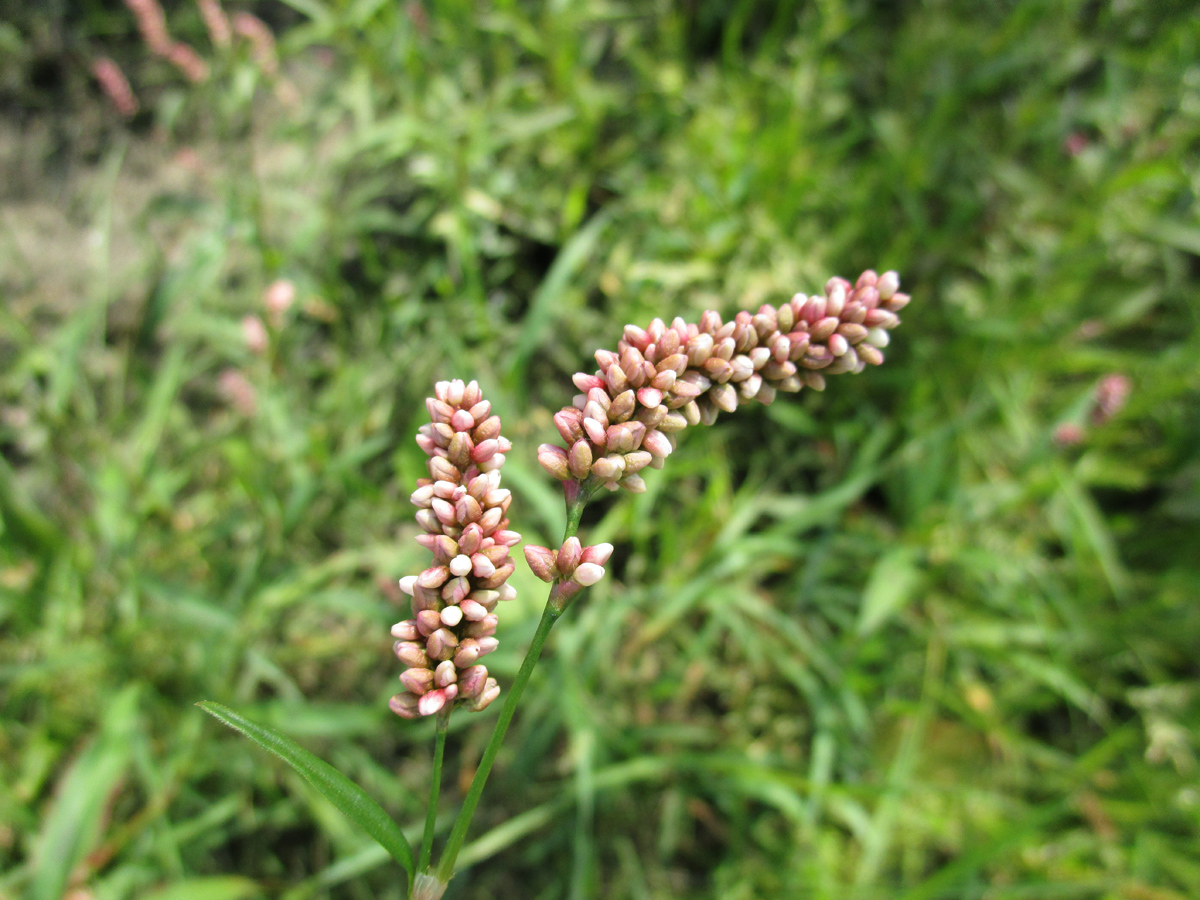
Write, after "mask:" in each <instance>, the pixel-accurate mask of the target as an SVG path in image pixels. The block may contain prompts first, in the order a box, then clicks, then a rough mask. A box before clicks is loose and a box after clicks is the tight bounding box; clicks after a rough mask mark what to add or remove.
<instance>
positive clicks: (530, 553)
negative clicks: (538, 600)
mask: <svg viewBox="0 0 1200 900" xmlns="http://www.w3.org/2000/svg"><path fill="white" fill-rule="evenodd" d="M524 554H526V562H527V563H528V564H529V569H532V570H533V574H534V575H536V576H538V577H539V578H541V580H542V581H545V582H552V581H553V580H554V578H556V577H558V571H557V570H556V568H554V566H556V559H557V553H554V551H552V550H551V548H550V547H539V546H536V545H534V544H527V545H526V547H524Z"/></svg>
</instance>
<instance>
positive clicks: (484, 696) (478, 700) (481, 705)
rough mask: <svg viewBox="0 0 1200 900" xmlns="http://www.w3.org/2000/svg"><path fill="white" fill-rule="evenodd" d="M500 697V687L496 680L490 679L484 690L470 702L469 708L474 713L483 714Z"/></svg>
mask: <svg viewBox="0 0 1200 900" xmlns="http://www.w3.org/2000/svg"><path fill="white" fill-rule="evenodd" d="M499 696H500V685H498V684H497V683H496V679H495V678H489V679H488V680H487V683H486V684H485V685H484V687H483V690H482V691H480V692H479V694H478V696H476V697H475V698H474V699H473V700H470V701H468V704H467V706H468V708H469V709H470V710H471V711H472V712H482V711H483V710H485V709H487V708H488V706H490V705H491V703H492V701H493V700H495V699H496V698H497V697H499Z"/></svg>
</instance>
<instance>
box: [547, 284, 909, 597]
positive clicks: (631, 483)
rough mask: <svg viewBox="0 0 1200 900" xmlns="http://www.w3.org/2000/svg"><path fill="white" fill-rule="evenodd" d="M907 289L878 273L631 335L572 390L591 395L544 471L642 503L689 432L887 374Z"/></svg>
mask: <svg viewBox="0 0 1200 900" xmlns="http://www.w3.org/2000/svg"><path fill="white" fill-rule="evenodd" d="M899 289H900V276H899V275H897V274H896V273H895V272H884V273H883V274H882V275H877V274H876V273H875V272H874V271H871V270H867V271H866V272H863V273H862V275H860V276H859V277H858V280H857V281H856V282H855V283H854V284H853V285H851V284H850V282H849V281H847V280H846V279H844V278H831V279H829V281H828V282H827V283H826V285H825V291H824V293H823V294H817V295H813V296H812V297H808V296H805V295H804V294H796V296H794V297H793V298H792V299H791V301H790V302H788V303H785V304H782V305H781V306H779V307H778V308H776V307H774V306H770V305H763V306H761V307H759V310H758V312H757V313H751V312H748V311H744V312H740V313H738V314H737V315H736V316H735V317H734V318H733V320H732V321H730V322H722V321H721V317H720V315H719V314H717V313H716V312H714V311H712V310H709V311H708V312H705V313H704V314H703V315H702V316H701V317H700V321H699V322H698V323H695V324H689V323H687V322H684V321H683V320H682V319H676V320H675V321H674V322H672V323H671V324H670V325H667V324H666V323H664V322H663V321H662V320H661V319H655V320H654V321H653V322H651V323H650V327H649V328H645V329H642V328H638V327H637V326H636V325H626V326H625V333H624V336H623V337H622V339H621V340H620V341H619V342H618V344H617V350H616V351H615V352H614V351H611V350H598V351H597V352H596V364H597V365H598V366H599V368H598V369H597V370H596V371H595V373H594V374H590V373H587V372H579V373H577V374H576V375H575V376H574V378H573V379H572V380H573V381H574V383H575V386H576V387H577V388H578V389H579V390H580V391H581V393H580V394H578V395H577V396H576V397H575V403H574V406H571V407H567V408H565V409H563V410H561V411H560V412H559V413H557V414H556V415H555V416H554V424H555V427H556V428H557V429H558V432H559V434H560V435H561V436H562V438H563V440H564V441H566V442H567V445H568V446H567V448H563V447H556V446H554V445H553V444H543V445H542V446H541V447H539V448H538V462H539V463H540V464H541V466H542V468H544V469H545V470H546V471H547V472H549V473H550V474H551V475H553V476H554V477H555V478H557V479H558V480H560V481H567V482H569V481H574V482H577V483H580V484H582V483H583V482H585V481H589V480H590V481H592V482H593V483H599V484H603V485H604V486H605V487H606V488H608V489H609V490H614V491H615V490H617V489H618V488H622V487H623V488H625V489H626V490H629V491H631V492H633V493H641V492H643V491H645V490H646V483H645V481H643V479H642V476H641V475H640V474H638V473H639V472H640V471H641V470H642V469H643V468H646V467H650V468H654V469H661V468H662V466H663V464H664V462H665V461H666V458H667V457H668V456H670V454H671V452H672V451H673V450H674V449H675V441H676V435H677V434H678V433H679V432H680V431H682V430H683V429H684V428H686V427H688V426H689V425H699V424H705V425H711V424H712V423H713V422H715V421H716V420H717V417H718V415H720V414H721V413H723V412H726V413H729V412H734V411H735V410H736V409H737V408H738V405H739V404H742V403H747V402H750V401H755V402H758V403H770V402H772V401H773V400H774V399H775V397H776V395H777V394H778V393H779V392H780V391H783V392H787V393H795V392H797V391H799V390H801V389H802V388H804V387H809V388H812V389H813V390H816V391H821V390H824V389H825V377H826V376H828V375H837V374H840V373H843V372H855V373H857V372H861V371H863V370H864V369H865V368H866V367H867V366H869V365H871V366H877V365H880V364H881V363H882V362H883V358H884V357H883V348H884V347H886V346H887V345H888V332H889V331H890V330H891V329H892V328H895V327H896V326H897V325H899V324H900V317H899V316H898V315H897V313H899V312H900V310H902V309H903V308H904V307H905V306H907V305H908V302H909V296H908V295H907V294H901V293H899ZM593 575H594V573H592V572H591V570H589V571H588V574H587V575H586V576H585V577H588V578H590V577H593ZM539 577H540V576H539Z"/></svg>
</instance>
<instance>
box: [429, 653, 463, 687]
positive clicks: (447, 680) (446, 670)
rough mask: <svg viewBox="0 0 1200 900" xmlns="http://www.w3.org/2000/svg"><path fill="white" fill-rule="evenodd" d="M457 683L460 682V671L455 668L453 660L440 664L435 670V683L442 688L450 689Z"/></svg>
mask: <svg viewBox="0 0 1200 900" xmlns="http://www.w3.org/2000/svg"><path fill="white" fill-rule="evenodd" d="M456 681H458V669H456V668H455V666H454V662H453V661H452V660H449V659H447V660H446V661H444V662H440V663H438V667H437V668H436V669H434V670H433V683H434V684H436V685H437V686H438V687H440V688H444V687H449V686H450V685H452V684H454V683H455V682H456Z"/></svg>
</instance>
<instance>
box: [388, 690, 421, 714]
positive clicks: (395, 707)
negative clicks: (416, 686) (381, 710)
mask: <svg viewBox="0 0 1200 900" xmlns="http://www.w3.org/2000/svg"><path fill="white" fill-rule="evenodd" d="M419 699H420V698H419V697H417V695H416V694H407V693H406V694H397V695H396V696H395V697H393V698H392V699H391V700H389V701H388V708H389V709H390V710H391V711H392V712H394V713H395V714H396V715H398V716H400V717H401V718H402V719H415V718H418V716H419V715H420V714H419V713H418V712H417V702H418V701H419Z"/></svg>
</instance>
